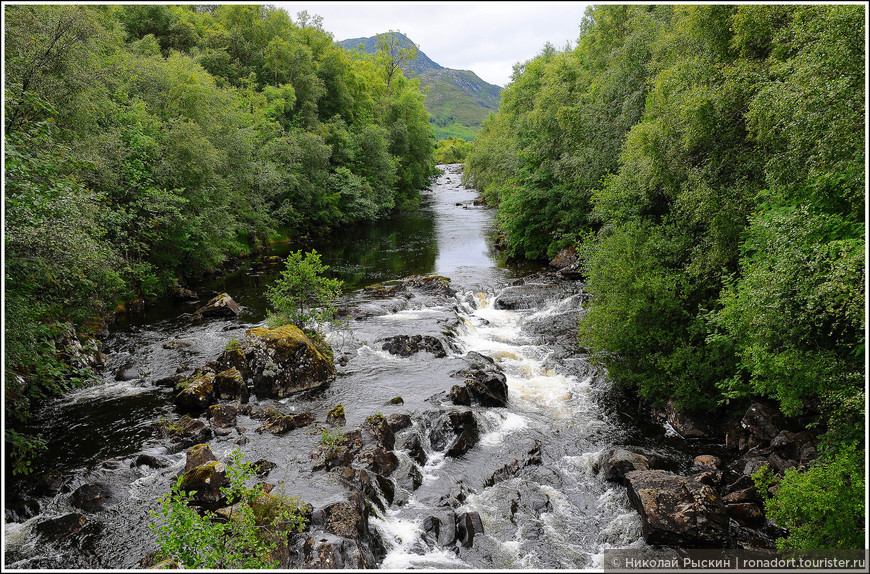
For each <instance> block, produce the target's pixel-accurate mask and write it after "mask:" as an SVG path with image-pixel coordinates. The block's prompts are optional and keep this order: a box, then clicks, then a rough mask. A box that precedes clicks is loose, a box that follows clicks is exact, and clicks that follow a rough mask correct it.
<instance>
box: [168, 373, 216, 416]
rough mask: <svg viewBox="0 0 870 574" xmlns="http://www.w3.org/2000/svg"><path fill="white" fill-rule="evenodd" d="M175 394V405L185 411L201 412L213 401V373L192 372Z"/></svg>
mask: <svg viewBox="0 0 870 574" xmlns="http://www.w3.org/2000/svg"><path fill="white" fill-rule="evenodd" d="M182 386H184V388H183V389H182V390H181V391H180V392H179V393H178V394H177V395H175V401H174V402H175V406H176V407H178V408H179V409H181V410H182V411H185V412H202V411H204V410H205V409H206V408H208V406H209V405H210V404H212V403H213V402H214V373H210V372H205V373H201V374H197V373H194V374H193V375H192V376H191V377H190V378H189V379H187V381H186V382H184V383H182Z"/></svg>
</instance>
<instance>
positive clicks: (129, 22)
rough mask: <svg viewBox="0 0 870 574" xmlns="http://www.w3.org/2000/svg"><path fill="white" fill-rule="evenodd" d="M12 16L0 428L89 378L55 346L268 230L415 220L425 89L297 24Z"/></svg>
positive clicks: (93, 11)
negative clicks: (405, 216) (405, 212)
mask: <svg viewBox="0 0 870 574" xmlns="http://www.w3.org/2000/svg"><path fill="white" fill-rule="evenodd" d="M4 10H5V26H6V27H5V42H6V44H5V50H6V51H5V56H6V61H5V74H6V75H5V96H6V106H5V110H4V112H5V127H6V139H5V144H6V148H5V158H6V172H5V178H6V179H5V184H6V189H5V191H6V196H5V205H6V222H5V230H4V233H5V248H6V253H5V255H6V257H5V269H4V272H5V277H6V325H5V350H6V362H5V365H6V370H5V372H4V379H5V381H6V387H5V393H6V409H7V411H6V412H7V415H10V417H9V418H10V419H11V420H17V419H23V418H26V416H27V413H28V409H29V406H28V405H29V403H30V401H31V400H33V399H38V398H40V397H43V396H46V395H50V394H53V393H56V392H60V391H63V390H64V389H65V388H67V387H69V386H70V385H72V384H75V382H76V381H78V380H80V379H81V378H82V377H81V376H80V375H79V374H78V373H71V372H69V369H68V361H64V360H62V359H63V356H62V353H63V352H64V349H63V348H62V345H60V344H59V343H57V342H58V340H59V339H58V337H61V336H62V335H64V334H65V333H70V331H71V330H72V329H75V328H78V330H79V331H80V332H81V329H80V327H81V326H82V325H83V324H84V322H86V321H87V320H88V319H89V318H92V317H96V316H99V315H101V314H102V313H104V312H106V311H108V310H111V309H112V308H113V307H114V306H115V305H116V304H117V303H118V302H119V301H124V300H126V299H130V298H133V297H146V298H147V297H150V296H153V295H156V294H159V293H161V292H164V291H167V290H170V289H172V288H174V287H176V286H177V285H178V284H179V283H180V282H183V281H184V279H185V278H186V277H190V276H194V275H196V274H199V273H201V272H203V271H206V270H208V269H211V268H213V267H215V266H217V265H218V264H220V263H221V262H222V261H224V260H225V259H226V258H228V257H230V256H233V255H243V254H246V253H249V252H250V251H251V249H253V248H256V247H258V246H261V245H263V244H265V243H266V242H268V241H269V240H270V239H271V238H274V237H275V236H276V235H281V236H284V237H295V236H300V235H305V234H307V233H311V232H314V233H321V232H325V231H327V230H329V229H330V228H333V227H336V226H341V225H345V224H349V223H352V222H356V221H363V220H373V219H376V218H379V217H382V216H384V215H386V214H388V213H389V212H391V211H392V210H395V209H404V208H412V207H414V206H415V205H416V203H417V201H418V192H419V190H420V189H421V188H423V187H424V186H425V185H427V184H428V181H429V178H430V177H431V176H432V175H434V174H435V162H434V155H433V144H434V134H433V132H432V129H431V127H430V125H429V123H428V119H429V118H428V114H427V113H426V111H425V109H424V107H423V95H422V94H421V93H420V88H419V85H418V83H417V81H416V80H408V79H406V78H405V77H404V76H403V75H402V73H401V71H396V72H394V73H392V74H391V75H390V76H389V77H388V76H387V70H385V68H384V65H383V58H381V57H368V56H353V55H351V54H349V53H347V52H346V51H345V50H343V49H341V48H340V47H338V46H336V45H335V44H334V41H333V38H332V36H331V35H330V34H329V33H327V32H326V31H324V30H323V28H322V26H321V22H320V19H319V18H317V17H309V16H308V14H307V13H304V12H303V13H300V14H299V15H298V18H297V20H296V21H295V22H294V21H293V20H292V19H291V18H290V17H289V16H288V15H287V13H285V12H284V11H283V10H279V9H275V8H272V7H269V6H255V5H220V6H169V5H123V6H122V5H117V6H102V5H100V6H97V5H94V6H73V5H51V6H49V5H41V6H40V5H10V6H4ZM73 332H74V331H73ZM7 438H8V439H13V438H14V439H15V441H14V444H15V445H18V446H20V447H21V448H25V449H26V447H27V442H26V440H25V438H24V436H23V435H19V434H14V435H7ZM34 444H35V443H34ZM31 446H33V445H31ZM19 451H20V449H19ZM22 469H23V467H22Z"/></svg>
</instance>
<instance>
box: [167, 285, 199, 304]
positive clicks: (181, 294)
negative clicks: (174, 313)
mask: <svg viewBox="0 0 870 574" xmlns="http://www.w3.org/2000/svg"><path fill="white" fill-rule="evenodd" d="M172 298H173V299H175V300H176V301H186V302H193V301H199V295H197V294H196V291H193V290H191V289H185V288H184V287H178V288H177V289H174V290H173V291H172Z"/></svg>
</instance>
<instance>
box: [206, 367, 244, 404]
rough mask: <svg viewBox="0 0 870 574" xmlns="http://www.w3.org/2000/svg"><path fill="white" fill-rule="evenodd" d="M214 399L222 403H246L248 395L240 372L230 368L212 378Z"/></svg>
mask: <svg viewBox="0 0 870 574" xmlns="http://www.w3.org/2000/svg"><path fill="white" fill-rule="evenodd" d="M213 384H214V397H215V399H218V400H222V401H227V400H228V401H238V402H240V403H241V404H245V403H247V402H248V398H249V396H250V393H249V391H248V385H246V384H245V380H244V378H242V374H241V372H239V370H238V369H237V368H235V367H231V368H229V369H227V370H225V371H221V372H220V373H218V374H216V375H215V376H214V383H213Z"/></svg>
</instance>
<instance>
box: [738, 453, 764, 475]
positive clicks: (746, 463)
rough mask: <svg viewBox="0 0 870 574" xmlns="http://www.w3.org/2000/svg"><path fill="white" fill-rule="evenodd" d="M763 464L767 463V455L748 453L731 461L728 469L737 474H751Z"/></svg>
mask: <svg viewBox="0 0 870 574" xmlns="http://www.w3.org/2000/svg"><path fill="white" fill-rule="evenodd" d="M765 465H769V461H768V460H767V457H765V456H763V455H758V454H751V453H750V454H746V455H744V456H742V457H740V458H738V459H737V460H735V461H733V462H732V463H731V464H730V465H729V469H730V470H731V471H733V472H735V473H737V474H742V475H745V476H752V475H753V474H755V473H756V472H757V471H758V470H759V469H761V467H763V466H765Z"/></svg>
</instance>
